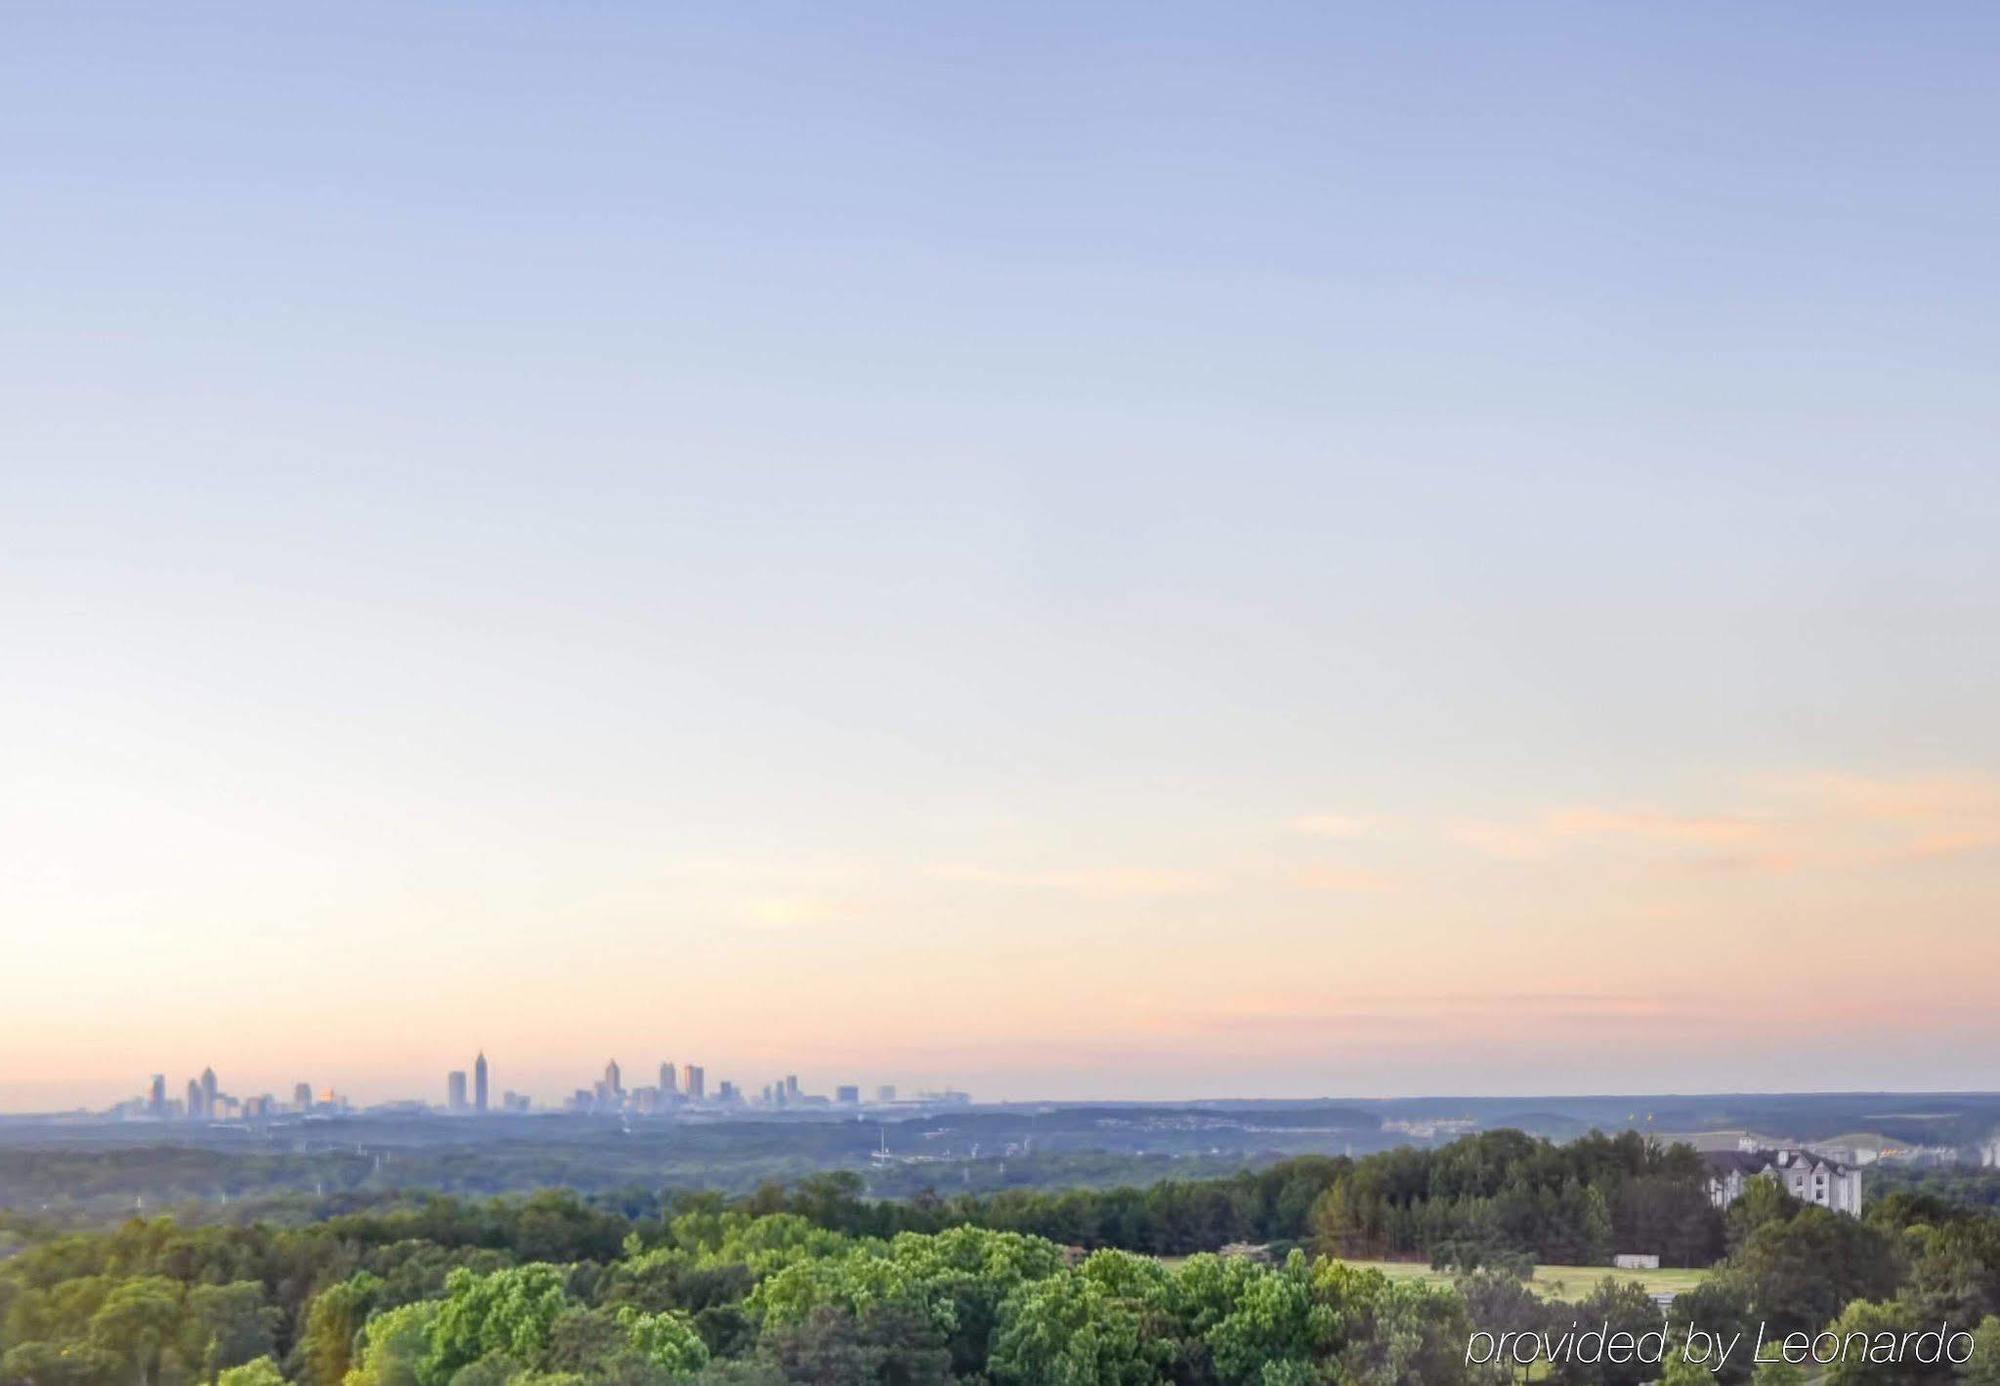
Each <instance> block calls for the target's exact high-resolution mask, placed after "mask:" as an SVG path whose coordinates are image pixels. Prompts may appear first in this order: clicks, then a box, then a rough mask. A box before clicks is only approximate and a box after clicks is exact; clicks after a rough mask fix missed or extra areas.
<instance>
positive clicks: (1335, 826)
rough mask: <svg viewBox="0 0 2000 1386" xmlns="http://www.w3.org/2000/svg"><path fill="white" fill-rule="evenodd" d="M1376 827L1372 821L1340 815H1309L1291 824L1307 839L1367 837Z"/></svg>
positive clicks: (1296, 819) (1293, 828) (1294, 820)
mask: <svg viewBox="0 0 2000 1386" xmlns="http://www.w3.org/2000/svg"><path fill="white" fill-rule="evenodd" d="M1374 826H1375V825H1374V821H1373V820H1372V819H1368V818H1356V817H1353V816H1351V815H1347V814H1339V813H1314V814H1307V815H1306V816H1305V817H1304V818H1294V819H1293V820H1292V823H1291V828H1292V831H1293V832H1295V833H1303V834H1305V835H1306V836H1307V837H1365V836H1366V835H1367V834H1368V833H1369V832H1371V831H1372V830H1373V828H1374Z"/></svg>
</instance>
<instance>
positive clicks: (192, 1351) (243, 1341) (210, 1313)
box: [180, 1280, 282, 1381]
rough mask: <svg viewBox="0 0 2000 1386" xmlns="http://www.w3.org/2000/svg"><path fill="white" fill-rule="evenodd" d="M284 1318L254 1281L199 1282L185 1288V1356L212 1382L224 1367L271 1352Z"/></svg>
mask: <svg viewBox="0 0 2000 1386" xmlns="http://www.w3.org/2000/svg"><path fill="white" fill-rule="evenodd" d="M281 1317H282V1315H280V1313H279V1312H278V1310H277V1309H275V1308H274V1307H272V1306H271V1305H269V1304H266V1303H265V1302H264V1287H263V1285H262V1284H260V1283H259V1282H257V1281H255V1280H232V1281H230V1282H229V1283H228V1284H226V1285H196V1286H194V1287H193V1288H192V1289H190V1290H189V1291H188V1292H187V1302H186V1311H185V1318H184V1320H183V1323H182V1325H181V1332H180V1340H181V1355H182V1356H183V1357H184V1358H185V1359H186V1360H187V1361H189V1362H191V1363H200V1364H201V1372H202V1376H203V1377H204V1378H206V1379H208V1380H211V1381H213V1380H214V1379H215V1377H216V1374H217V1373H218V1372H220V1371H222V1370H223V1369H224V1368H225V1367H235V1366H240V1365H241V1364H243V1363H245V1362H254V1361H256V1360H257V1359H259V1358H262V1357H267V1356H269V1355H271V1353H272V1352H273V1350H274V1347H275V1342H276V1334H277V1330H278V1323H279V1320H280V1318H281Z"/></svg>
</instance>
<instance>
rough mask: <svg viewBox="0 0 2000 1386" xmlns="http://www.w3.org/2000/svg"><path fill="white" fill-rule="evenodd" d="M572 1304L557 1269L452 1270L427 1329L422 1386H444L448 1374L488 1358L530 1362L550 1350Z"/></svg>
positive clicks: (531, 1266) (540, 1267)
mask: <svg viewBox="0 0 2000 1386" xmlns="http://www.w3.org/2000/svg"><path fill="white" fill-rule="evenodd" d="M571 1305H572V1301H571V1300H570V1298H569V1295H568V1293H567V1292H566V1290H565V1288H564V1276H563V1272H562V1270H561V1269H560V1268H559V1267H556V1266H550V1265H528V1266H516V1267H514V1268H512V1269H510V1270H502V1271H494V1272H493V1273H492V1274H490V1275H475V1274H473V1273H472V1272H471V1271H468V1270H456V1271H453V1272H452V1273H451V1275H450V1276H448V1277H447V1278H446V1280H445V1299H444V1303H443V1304H442V1305H441V1306H439V1308H438V1313H437V1321H436V1322H435V1323H434V1324H433V1325H432V1327H431V1348H430V1353H429V1355H428V1356H427V1357H426V1358H425V1360H424V1366H423V1378H424V1381H425V1383H426V1386H443V1383H445V1382H448V1381H450V1380H451V1376H452V1373H454V1372H456V1371H457V1370H458V1369H459V1368H461V1367H464V1366H466V1365H468V1364H470V1363H472V1362H476V1361H478V1360H479V1359H480V1358H482V1357H485V1356H486V1355H488V1354H489V1353H504V1354H507V1355H510V1356H512V1357H515V1358H519V1359H521V1360H524V1361H525V1360H527V1359H529V1358H531V1357H533V1356H534V1355H535V1354H536V1353H538V1352H540V1351H541V1350H542V1349H543V1348H545V1347H547V1346H548V1342H549V1331H550V1329H551V1327H552V1326H553V1325H554V1324H555V1321H556V1318H557V1316H559V1315H560V1314H561V1313H562V1312H563V1311H564V1310H565V1309H568V1308H570V1307H571Z"/></svg>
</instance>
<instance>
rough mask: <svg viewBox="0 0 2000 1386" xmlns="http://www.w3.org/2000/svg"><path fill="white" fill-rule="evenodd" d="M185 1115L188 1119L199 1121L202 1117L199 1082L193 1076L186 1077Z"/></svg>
mask: <svg viewBox="0 0 2000 1386" xmlns="http://www.w3.org/2000/svg"><path fill="white" fill-rule="evenodd" d="M187 1117H188V1120H189V1121H200V1120H201V1117H202V1111H201V1084H200V1082H199V1081H197V1080H196V1079H193V1078H190V1079H188V1095H187Z"/></svg>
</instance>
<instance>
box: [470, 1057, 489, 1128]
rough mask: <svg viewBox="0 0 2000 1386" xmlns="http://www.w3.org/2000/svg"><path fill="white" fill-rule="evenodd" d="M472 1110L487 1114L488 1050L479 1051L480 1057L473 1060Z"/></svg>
mask: <svg viewBox="0 0 2000 1386" xmlns="http://www.w3.org/2000/svg"><path fill="white" fill-rule="evenodd" d="M472 1110H473V1111H475V1112H477V1113H479V1114H480V1115H481V1116H484V1115H485V1114H486V1051H485V1050H484V1049H482V1050H480V1051H479V1057H478V1058H476V1059H474V1060H473V1061H472Z"/></svg>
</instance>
